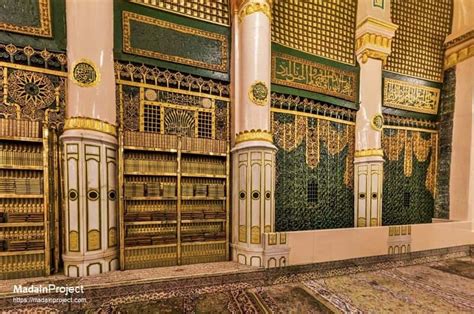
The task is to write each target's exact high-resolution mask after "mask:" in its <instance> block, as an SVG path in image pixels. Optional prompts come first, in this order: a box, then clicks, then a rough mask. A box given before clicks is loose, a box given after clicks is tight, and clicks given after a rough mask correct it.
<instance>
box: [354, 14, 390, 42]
mask: <svg viewBox="0 0 474 314" xmlns="http://www.w3.org/2000/svg"><path fill="white" fill-rule="evenodd" d="M364 25H370V26H371V28H376V29H382V30H385V31H387V32H394V31H396V30H397V29H398V25H396V24H393V23H390V22H386V21H384V20H380V19H377V18H374V17H371V16H368V17H367V18H365V19H364V20H363V21H362V22H360V23H359V24H358V25H357V29H359V28H361V27H362V26H364ZM372 42H374V41H372ZM375 42H377V41H375ZM387 47H390V45H388V46H387Z"/></svg>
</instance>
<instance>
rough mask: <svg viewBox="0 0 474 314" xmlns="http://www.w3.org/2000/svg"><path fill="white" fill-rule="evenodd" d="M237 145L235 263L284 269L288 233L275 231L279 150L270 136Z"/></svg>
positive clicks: (239, 142) (234, 175) (234, 183)
mask: <svg viewBox="0 0 474 314" xmlns="http://www.w3.org/2000/svg"><path fill="white" fill-rule="evenodd" d="M240 138H242V137H240ZM237 142H238V144H237V145H236V146H235V148H234V149H233V150H232V167H233V177H232V179H233V187H232V189H233V191H232V196H233V197H232V204H233V211H232V218H233V219H232V231H233V239H232V243H233V245H232V252H233V255H232V256H233V260H234V261H237V262H239V263H241V264H246V265H250V266H256V267H279V266H285V265H287V262H288V252H289V248H288V247H287V246H286V233H275V232H274V231H275V203H274V202H275V198H274V193H275V151H276V147H275V146H274V145H273V144H272V143H271V136H270V137H269V140H265V137H262V136H259V137H258V138H256V139H252V138H248V139H245V140H242V141H237Z"/></svg>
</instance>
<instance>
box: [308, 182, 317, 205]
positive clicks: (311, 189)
mask: <svg viewBox="0 0 474 314" xmlns="http://www.w3.org/2000/svg"><path fill="white" fill-rule="evenodd" d="M317 201H318V184H317V183H316V182H314V181H311V182H309V183H308V203H313V204H315V203H316V202H317Z"/></svg>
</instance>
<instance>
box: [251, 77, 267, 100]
mask: <svg viewBox="0 0 474 314" xmlns="http://www.w3.org/2000/svg"><path fill="white" fill-rule="evenodd" d="M248 94H249V99H250V100H251V101H252V102H253V103H254V104H256V105H259V106H265V103H266V102H267V100H268V87H267V85H266V84H265V82H262V81H256V82H255V83H253V84H252V85H251V86H250V88H249V92H248Z"/></svg>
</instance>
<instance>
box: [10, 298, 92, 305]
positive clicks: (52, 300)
mask: <svg viewBox="0 0 474 314" xmlns="http://www.w3.org/2000/svg"><path fill="white" fill-rule="evenodd" d="M86 301H87V299H86V298H49V297H14V298H13V303H21V304H30V303H43V304H46V303H49V304H58V303H62V304H64V303H85V302H86Z"/></svg>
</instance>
